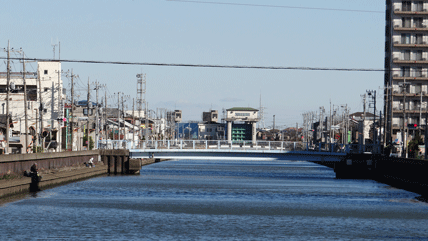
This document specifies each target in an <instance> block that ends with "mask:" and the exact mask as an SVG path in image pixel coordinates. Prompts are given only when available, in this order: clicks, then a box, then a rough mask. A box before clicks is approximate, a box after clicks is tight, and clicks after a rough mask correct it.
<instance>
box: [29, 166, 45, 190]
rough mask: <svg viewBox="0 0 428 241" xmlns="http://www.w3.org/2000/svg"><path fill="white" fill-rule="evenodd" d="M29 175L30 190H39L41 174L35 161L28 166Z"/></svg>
mask: <svg viewBox="0 0 428 241" xmlns="http://www.w3.org/2000/svg"><path fill="white" fill-rule="evenodd" d="M29 177H31V184H30V192H36V191H40V187H39V182H40V180H41V179H42V176H40V175H39V168H38V167H37V163H34V164H33V165H32V166H31V168H30V173H29Z"/></svg>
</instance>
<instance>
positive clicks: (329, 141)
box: [327, 99, 332, 151]
mask: <svg viewBox="0 0 428 241" xmlns="http://www.w3.org/2000/svg"><path fill="white" fill-rule="evenodd" d="M331 121H332V115H331V99H330V121H329V125H328V126H329V128H328V130H329V135H328V142H327V143H328V144H331V124H332V122H331ZM330 148H331V145H329V150H330ZM330 151H331V150H330Z"/></svg>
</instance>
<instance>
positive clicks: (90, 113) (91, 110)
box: [83, 108, 94, 115]
mask: <svg viewBox="0 0 428 241" xmlns="http://www.w3.org/2000/svg"><path fill="white" fill-rule="evenodd" d="M93 111H94V109H89V115H93V113H94V112H93ZM83 115H88V109H87V108H84V109H83Z"/></svg>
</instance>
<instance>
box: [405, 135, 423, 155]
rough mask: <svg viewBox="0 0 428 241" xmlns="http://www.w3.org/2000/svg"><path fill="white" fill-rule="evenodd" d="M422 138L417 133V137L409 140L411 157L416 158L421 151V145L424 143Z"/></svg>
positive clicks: (408, 148)
mask: <svg viewBox="0 0 428 241" xmlns="http://www.w3.org/2000/svg"><path fill="white" fill-rule="evenodd" d="M422 144H423V143H422V138H421V137H420V136H419V133H416V134H415V137H414V138H413V139H412V140H411V141H410V142H409V144H408V146H407V150H409V157H410V158H416V157H417V156H418V153H419V145H422Z"/></svg>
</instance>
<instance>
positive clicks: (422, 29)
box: [394, 25, 428, 32]
mask: <svg viewBox="0 0 428 241" xmlns="http://www.w3.org/2000/svg"><path fill="white" fill-rule="evenodd" d="M394 31H403V32H428V28H427V26H426V25H421V26H420V27H402V26H400V25H394Z"/></svg>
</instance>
